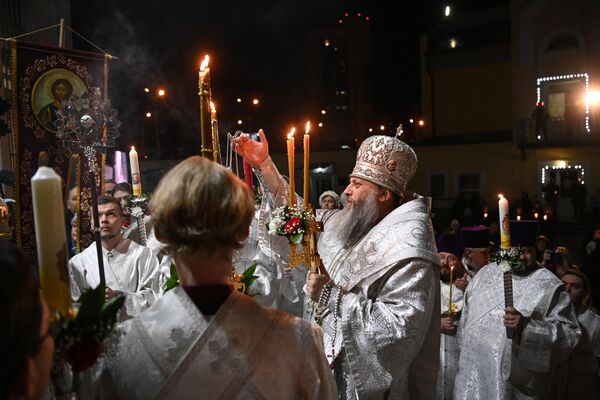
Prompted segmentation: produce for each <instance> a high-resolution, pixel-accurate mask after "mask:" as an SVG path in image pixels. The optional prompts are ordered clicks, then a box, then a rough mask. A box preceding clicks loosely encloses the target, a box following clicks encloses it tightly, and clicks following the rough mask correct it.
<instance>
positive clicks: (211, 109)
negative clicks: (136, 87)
mask: <svg viewBox="0 0 600 400" xmlns="http://www.w3.org/2000/svg"><path fill="white" fill-rule="evenodd" d="M210 111H211V112H217V109H216V107H215V103H213V102H212V100H211V101H210Z"/></svg>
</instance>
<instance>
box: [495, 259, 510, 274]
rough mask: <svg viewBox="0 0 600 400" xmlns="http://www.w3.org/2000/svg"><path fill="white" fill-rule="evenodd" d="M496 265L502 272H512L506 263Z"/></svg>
mask: <svg viewBox="0 0 600 400" xmlns="http://www.w3.org/2000/svg"><path fill="white" fill-rule="evenodd" d="M498 265H499V266H500V269H501V270H502V272H508V271H511V270H512V268H511V267H510V264H509V263H508V261H500V264H498Z"/></svg>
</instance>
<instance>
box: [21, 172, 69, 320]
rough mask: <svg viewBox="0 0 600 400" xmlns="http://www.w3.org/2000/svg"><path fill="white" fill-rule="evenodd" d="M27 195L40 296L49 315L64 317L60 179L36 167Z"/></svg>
mask: <svg viewBox="0 0 600 400" xmlns="http://www.w3.org/2000/svg"><path fill="white" fill-rule="evenodd" d="M31 195H32V203H33V217H34V222H35V240H36V245H37V259H38V265H39V271H40V285H41V288H42V295H43V296H44V299H45V300H46V303H48V306H49V307H50V308H51V309H52V314H54V313H55V312H56V311H58V312H60V314H62V315H63V316H66V315H67V314H68V312H69V308H70V307H71V290H70V289H69V273H68V270H67V236H66V229H65V214H64V211H63V207H64V203H63V194H62V189H61V178H60V176H59V175H58V174H57V173H56V172H55V171H54V170H53V169H52V168H48V167H40V168H39V169H38V170H37V172H36V173H35V175H34V176H33V178H31Z"/></svg>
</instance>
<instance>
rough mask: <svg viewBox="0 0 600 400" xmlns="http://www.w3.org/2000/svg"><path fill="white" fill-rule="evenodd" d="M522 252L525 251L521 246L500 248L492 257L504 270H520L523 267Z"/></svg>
mask: <svg viewBox="0 0 600 400" xmlns="http://www.w3.org/2000/svg"><path fill="white" fill-rule="evenodd" d="M521 253H523V249H521V247H511V248H509V249H498V250H497V251H496V252H495V253H494V254H492V256H491V257H490V258H491V260H492V261H493V262H495V263H496V264H498V265H499V266H500V268H501V269H502V272H508V271H519V270H521V269H523V266H522V265H521Z"/></svg>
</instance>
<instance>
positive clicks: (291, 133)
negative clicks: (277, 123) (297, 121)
mask: <svg viewBox="0 0 600 400" xmlns="http://www.w3.org/2000/svg"><path fill="white" fill-rule="evenodd" d="M295 132H296V128H295V127H294V128H292V129H291V130H290V133H288V136H287V137H288V140H292V139H293V138H294V133H295Z"/></svg>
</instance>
